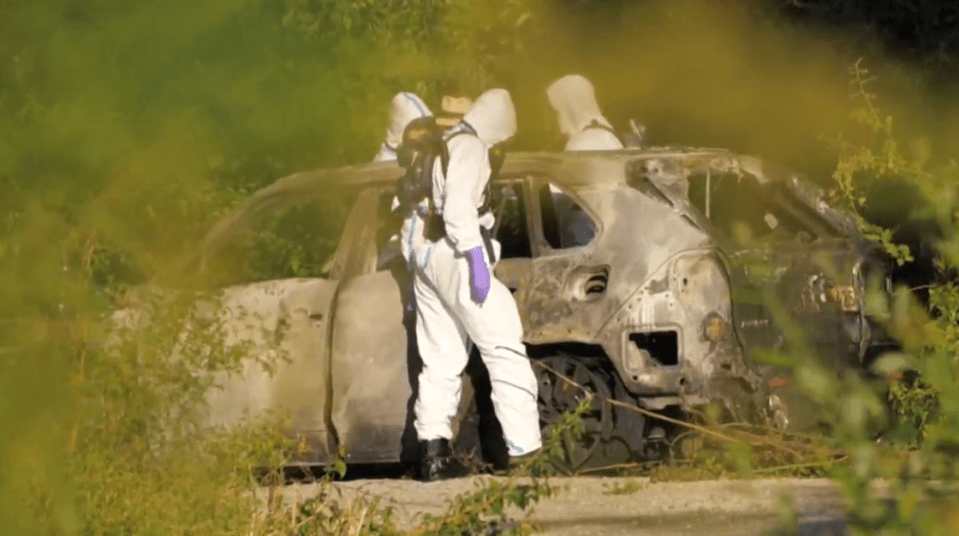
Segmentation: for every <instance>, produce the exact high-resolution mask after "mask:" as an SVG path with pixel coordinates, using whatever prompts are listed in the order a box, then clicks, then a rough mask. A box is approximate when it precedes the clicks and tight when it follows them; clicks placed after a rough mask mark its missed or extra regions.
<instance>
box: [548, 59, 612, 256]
mask: <svg viewBox="0 0 959 536" xmlns="http://www.w3.org/2000/svg"><path fill="white" fill-rule="evenodd" d="M546 96H547V97H548V98H549V103H550V104H551V105H552V106H553V109H555V110H556V115H557V119H558V121H559V129H560V132H562V133H563V134H564V135H565V136H567V137H568V138H569V139H568V141H567V142H566V150H567V151H615V150H618V149H622V148H623V144H622V142H621V141H620V140H619V138H618V137H617V136H616V135H615V134H613V133H612V132H611V130H612V126H611V125H610V124H609V121H607V120H606V118H605V117H603V114H602V113H601V112H600V111H599V104H598V103H597V102H596V92H595V91H594V90H593V84H591V83H590V82H589V80H587V79H586V78H583V77H582V76H580V75H577V74H570V75H566V76H564V77H562V78H560V79H559V80H557V81H555V82H553V84H552V85H550V86H549V88H548V89H547V90H546ZM550 189H551V191H552V193H553V206H554V210H555V211H556V215H557V218H558V220H559V228H560V240H561V245H562V247H575V246H582V245H585V244H587V243H589V241H590V240H592V238H593V229H592V228H591V227H590V222H589V217H588V216H587V215H586V214H585V213H583V212H582V211H581V210H573V202H572V200H571V199H570V198H569V197H568V196H566V195H565V194H563V193H562V192H560V191H559V190H557V189H556V188H553V187H552V186H551V187H550Z"/></svg>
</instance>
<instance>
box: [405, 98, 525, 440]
mask: <svg viewBox="0 0 959 536" xmlns="http://www.w3.org/2000/svg"><path fill="white" fill-rule="evenodd" d="M463 122H465V123H467V124H468V125H470V126H472V127H473V129H474V131H475V133H476V135H475V136H473V135H458V136H454V137H450V136H451V135H452V134H453V133H455V132H456V131H457V130H458V129H465V128H467V127H466V126H465V125H463V124H462V123H461V124H459V125H457V126H454V127H453V128H451V129H450V130H449V131H448V133H447V138H448V139H449V156H450V159H449V166H448V171H447V174H446V176H444V175H443V171H442V166H440V165H439V163H438V162H437V164H436V165H434V167H433V202H434V206H435V209H436V211H437V212H440V213H441V214H442V218H443V222H444V223H445V226H446V237H445V238H443V239H440V240H439V241H437V242H431V241H429V240H427V239H425V238H424V237H423V235H422V227H423V221H424V220H423V218H422V217H420V216H418V215H417V214H416V213H415V212H414V214H413V215H412V216H411V217H410V218H409V220H410V225H409V227H410V228H411V230H412V232H413V239H412V240H411V243H412V252H411V253H412V259H411V262H412V263H413V264H414V269H415V275H414V278H413V289H414V294H415V297H416V314H417V316H416V336H417V342H418V344H419V350H420V355H421V357H422V361H423V370H422V372H421V373H420V376H419V395H418V398H417V400H416V404H415V406H414V412H415V415H416V419H415V423H414V426H415V428H416V433H417V435H418V437H419V439H420V440H424V441H428V440H432V439H447V440H448V439H451V436H452V430H451V424H452V421H453V418H454V417H455V415H456V411H457V407H458V405H459V401H460V396H461V393H462V379H461V374H462V372H463V370H464V369H465V367H466V364H467V360H468V357H469V356H468V346H467V338H468V339H469V340H471V341H472V342H473V344H475V345H476V346H477V347H478V348H479V352H480V355H481V356H482V359H483V362H484V363H485V365H486V368H487V369H488V371H489V377H490V383H491V385H492V401H493V408H494V411H495V412H496V416H497V417H498V418H499V421H500V424H501V425H502V428H503V435H504V439H505V440H506V444H507V446H508V448H509V454H510V455H511V456H521V455H523V454H527V453H530V452H533V451H535V450H538V449H539V448H540V447H541V438H540V429H539V412H538V409H537V404H536V397H537V381H536V377H535V375H534V374H533V370H532V366H531V363H530V361H529V358H528V357H527V355H526V348H525V346H524V345H523V340H522V339H523V326H522V323H521V321H520V317H519V311H518V310H517V307H516V302H515V301H514V300H513V296H512V294H511V293H510V291H509V289H507V288H506V286H505V285H503V284H502V283H501V282H500V281H499V280H497V279H496V278H495V277H491V278H490V280H491V281H490V289H489V294H488V295H487V298H486V300H485V301H484V302H483V303H482V304H478V303H476V302H475V301H474V300H473V298H472V294H471V282H470V267H469V261H468V260H467V257H466V255H467V252H468V251H470V250H472V249H474V248H477V247H481V248H482V250H483V259H484V261H485V262H486V265H487V266H488V267H489V270H490V272H492V268H493V267H492V266H491V264H490V259H489V256H488V254H487V252H486V248H485V247H482V246H483V245H484V242H483V238H482V235H481V234H480V226H481V225H482V226H483V227H485V228H487V229H490V228H492V226H493V220H494V217H493V215H492V213H489V212H487V213H485V214H483V215H482V216H481V215H480V214H478V210H477V207H479V206H480V203H481V200H482V196H483V192H484V189H485V188H486V184H487V182H488V181H489V177H490V162H489V152H488V151H489V148H490V147H491V146H493V145H495V144H497V143H500V142H502V141H505V140H506V139H508V138H511V137H512V136H513V135H514V134H515V132H516V111H515V109H514V108H513V102H512V99H511V98H510V95H509V93H508V92H507V91H506V90H503V89H493V90H489V91H487V92H485V93H483V94H482V95H480V97H479V98H478V99H477V100H476V102H475V104H474V105H473V106H472V107H471V108H470V110H469V111H468V112H467V113H466V114H465V115H464V117H463ZM423 207H424V204H421V205H420V209H422V208H423ZM493 247H494V249H496V250H498V249H499V245H498V244H495V243H494V246H493ZM495 255H497V256H498V251H497V252H496V253H495Z"/></svg>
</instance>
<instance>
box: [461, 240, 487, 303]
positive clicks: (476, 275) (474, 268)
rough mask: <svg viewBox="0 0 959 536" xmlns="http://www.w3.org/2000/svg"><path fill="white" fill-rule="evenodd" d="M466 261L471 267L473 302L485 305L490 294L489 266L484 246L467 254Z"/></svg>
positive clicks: (477, 247)
mask: <svg viewBox="0 0 959 536" xmlns="http://www.w3.org/2000/svg"><path fill="white" fill-rule="evenodd" d="M466 260H467V261H468V262H469V265H470V290H471V291H472V292H473V301H475V302H476V303H483V302H485V301H486V295H487V294H489V284H490V280H489V266H486V259H484V258H483V246H476V247H475V248H473V249H471V250H469V251H467V252H466Z"/></svg>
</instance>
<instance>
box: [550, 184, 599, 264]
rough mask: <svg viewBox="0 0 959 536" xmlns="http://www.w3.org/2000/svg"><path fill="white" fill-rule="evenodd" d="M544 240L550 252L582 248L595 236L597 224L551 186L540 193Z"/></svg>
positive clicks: (560, 191)
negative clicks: (551, 250) (550, 249)
mask: <svg viewBox="0 0 959 536" xmlns="http://www.w3.org/2000/svg"><path fill="white" fill-rule="evenodd" d="M539 204H540V213H541V216H542V220H543V238H544V239H546V243H547V244H549V247H550V248H552V249H567V248H575V247H582V246H585V245H587V244H589V243H590V242H592V241H593V238H594V237H595V236H596V223H595V222H594V221H593V219H592V218H590V217H589V214H587V213H586V211H585V210H583V207H581V206H580V205H579V204H578V203H576V201H574V200H573V198H572V197H570V196H569V195H568V194H566V193H565V192H563V191H562V190H561V189H559V188H558V187H556V186H555V185H553V184H544V185H543V186H541V187H540V189H539Z"/></svg>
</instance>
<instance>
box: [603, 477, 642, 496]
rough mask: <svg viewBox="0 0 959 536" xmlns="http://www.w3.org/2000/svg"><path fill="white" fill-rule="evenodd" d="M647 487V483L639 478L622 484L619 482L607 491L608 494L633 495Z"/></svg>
mask: <svg viewBox="0 0 959 536" xmlns="http://www.w3.org/2000/svg"><path fill="white" fill-rule="evenodd" d="M645 488H646V485H645V484H641V483H640V482H639V481H638V480H627V481H626V482H623V483H621V484H619V483H617V484H616V485H614V486H613V487H612V488H611V489H609V490H607V491H605V492H604V493H605V494H606V495H632V494H633V493H636V492H638V491H640V490H643V489H645Z"/></svg>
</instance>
